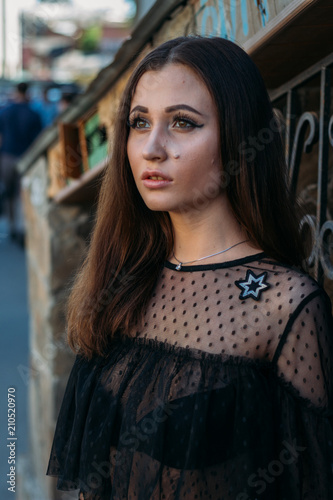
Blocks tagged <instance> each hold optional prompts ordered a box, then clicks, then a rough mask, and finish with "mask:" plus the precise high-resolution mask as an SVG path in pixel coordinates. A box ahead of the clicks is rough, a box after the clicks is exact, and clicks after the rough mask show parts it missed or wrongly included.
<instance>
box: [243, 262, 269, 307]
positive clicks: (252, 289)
mask: <svg viewBox="0 0 333 500" xmlns="http://www.w3.org/2000/svg"><path fill="white" fill-rule="evenodd" d="M266 278H267V272H264V273H261V274H259V275H258V276H256V275H255V274H254V272H253V271H251V270H250V269H249V270H248V271H247V273H246V278H245V279H243V280H237V281H235V285H236V286H238V288H240V289H241V290H242V293H241V294H240V295H239V298H240V299H242V300H243V299H248V298H249V297H252V299H254V300H260V297H261V293H262V292H263V291H264V290H267V289H268V288H269V287H270V284H269V283H266V281H265V280H266Z"/></svg>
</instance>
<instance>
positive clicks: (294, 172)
mask: <svg viewBox="0 0 333 500" xmlns="http://www.w3.org/2000/svg"><path fill="white" fill-rule="evenodd" d="M332 67H333V54H331V55H330V56H328V57H326V58H325V59H323V60H321V61H320V62H318V63H317V64H315V65H314V66H312V67H310V68H309V69H308V70H306V71H304V72H303V73H301V74H300V75H298V76H297V77H296V78H293V79H292V80H290V81H289V82H288V83H286V84H284V85H282V86H281V87H279V88H278V89H275V90H273V91H272V92H270V97H271V100H272V103H273V106H274V108H275V109H276V110H277V112H278V113H279V114H280V115H281V116H282V118H283V121H284V124H285V127H284V131H283V135H284V142H285V154H286V161H287V164H288V167H289V182H290V187H291V190H292V192H293V193H295V194H296V193H297V190H298V185H299V181H300V179H301V177H302V176H300V172H302V169H303V168H304V163H307V165H308V170H309V172H311V169H312V173H313V170H314V173H315V175H316V182H315V183H314V185H313V188H314V190H315V191H316V195H315V205H316V206H315V210H314V211H313V213H309V214H307V215H305V216H304V217H303V219H302V222H301V225H302V231H304V234H305V231H310V234H311V253H310V255H309V257H308V265H309V267H310V269H312V271H313V272H312V274H313V275H314V277H315V278H316V279H317V280H318V281H319V282H320V283H323V282H324V278H325V277H326V279H328V280H333V260H332V258H333V221H332V220H329V219H330V218H332V211H329V205H331V203H332V202H333V200H332V198H331V197H330V198H329V199H328V182H329V181H330V183H332V192H333V175H332V167H331V166H330V153H331V156H332V147H333V114H332V116H331V110H332V102H331V101H332V95H333V92H332V91H331V89H332V78H331V74H332ZM303 173H304V172H303ZM310 177H311V175H310ZM297 194H298V193H297ZM331 196H332V195H331ZM325 281H326V280H325Z"/></svg>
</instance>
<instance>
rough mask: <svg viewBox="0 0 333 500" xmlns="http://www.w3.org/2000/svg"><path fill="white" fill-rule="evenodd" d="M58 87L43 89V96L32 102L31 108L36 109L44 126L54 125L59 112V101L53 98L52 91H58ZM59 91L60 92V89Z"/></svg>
mask: <svg viewBox="0 0 333 500" xmlns="http://www.w3.org/2000/svg"><path fill="white" fill-rule="evenodd" d="M57 90H58V89H55V88H53V87H52V86H48V87H46V88H44V89H43V93H42V97H41V98H39V99H38V100H35V101H33V102H31V103H30V106H31V109H33V110H34V111H36V112H37V113H38V114H39V116H40V118H41V121H42V127H43V128H45V127H48V126H50V125H52V123H53V122H54V120H55V118H56V117H57V116H58V114H59V111H60V110H59V107H58V104H57V102H54V101H53V100H52V99H51V96H52V91H57ZM58 92H60V91H59V90H58Z"/></svg>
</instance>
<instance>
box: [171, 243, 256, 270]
mask: <svg viewBox="0 0 333 500" xmlns="http://www.w3.org/2000/svg"><path fill="white" fill-rule="evenodd" d="M247 241H249V240H244V241H239V242H238V243H235V244H234V245H231V247H229V248H225V249H224V250H221V251H220V252H216V253H212V254H211V255H206V256H205V257H201V258H200V259H195V260H189V261H188V262H181V261H180V260H178V259H177V257H176V256H175V253H174V251H172V255H173V257H174V258H175V259H176V261H177V262H179V264H177V266H176V271H180V270H181V268H182V266H184V265H186V264H192V263H193V262H199V260H203V259H208V257H214V256H215V255H219V254H220V253H224V252H227V251H228V250H231V248H234V247H236V246H237V245H241V244H242V243H246V242H247Z"/></svg>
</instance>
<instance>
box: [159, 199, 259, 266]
mask: <svg viewBox="0 0 333 500" xmlns="http://www.w3.org/2000/svg"><path fill="white" fill-rule="evenodd" d="M220 200H221V199H220ZM169 215H170V218H171V222H172V225H173V231H174V248H173V253H174V255H175V257H176V258H177V259H175V258H174V255H173V253H171V255H169V259H168V260H169V261H171V262H173V263H175V264H176V263H177V261H181V262H190V261H195V260H197V259H200V258H201V257H206V256H208V255H211V254H214V253H216V252H221V251H222V250H225V249H227V248H229V247H231V246H233V245H236V244H237V243H240V242H244V243H241V244H240V245H236V246H235V247H233V248H231V249H230V250H227V251H226V252H225V253H219V254H218V255H216V256H213V257H209V258H207V259H205V263H207V264H208V263H215V262H223V261H229V260H233V259H235V258H241V257H245V256H247V255H252V254H255V253H257V252H259V251H261V249H259V248H255V247H254V246H253V245H252V244H251V242H250V241H246V240H248V237H247V235H246V232H245V231H244V229H243V228H242V227H241V226H240V224H239V223H238V221H237V219H236V217H235V216H234V214H233V212H232V210H231V207H230V204H229V202H228V201H225V200H223V201H222V202H221V201H219V202H217V206H216V205H215V206H212V205H211V206H210V207H209V208H207V209H205V210H192V211H188V212H186V213H179V212H177V213H175V212H172V213H169Z"/></svg>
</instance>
